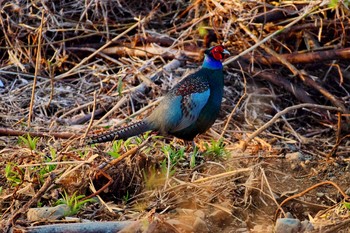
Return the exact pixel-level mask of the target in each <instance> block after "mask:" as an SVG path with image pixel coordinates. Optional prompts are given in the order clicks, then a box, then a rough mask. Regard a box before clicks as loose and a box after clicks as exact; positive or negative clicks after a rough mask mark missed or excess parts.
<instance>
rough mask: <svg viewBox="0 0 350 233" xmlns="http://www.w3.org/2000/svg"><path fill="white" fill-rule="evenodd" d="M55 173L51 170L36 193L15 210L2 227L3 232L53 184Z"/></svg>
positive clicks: (7, 230)
mask: <svg viewBox="0 0 350 233" xmlns="http://www.w3.org/2000/svg"><path fill="white" fill-rule="evenodd" d="M55 177H56V174H55V173H54V172H51V173H50V174H49V176H48V177H47V178H46V180H45V182H44V184H43V185H42V186H41V188H40V189H39V190H38V191H37V192H36V194H35V195H34V196H33V197H32V198H31V199H30V200H29V201H28V202H27V203H26V204H24V206H23V207H22V208H20V209H19V210H17V211H16V212H15V213H14V214H13V215H12V217H11V218H9V219H8V220H7V223H6V226H5V227H4V229H3V230H4V232H9V230H10V228H11V226H13V225H15V223H16V220H17V219H18V218H19V217H20V216H21V215H22V214H24V213H27V211H28V209H29V207H30V206H31V205H32V204H34V203H35V202H37V201H38V200H39V199H40V198H41V197H42V195H44V193H45V192H46V191H47V189H48V188H49V187H50V186H51V185H52V184H53V182H54V180H55Z"/></svg>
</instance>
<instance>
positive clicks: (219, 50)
mask: <svg viewBox="0 0 350 233" xmlns="http://www.w3.org/2000/svg"><path fill="white" fill-rule="evenodd" d="M223 52H224V48H223V47H222V46H217V47H215V48H213V50H212V51H211V54H212V55H213V58H214V59H215V60H217V61H221V60H222V59H223Z"/></svg>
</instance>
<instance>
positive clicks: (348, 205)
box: [343, 201, 350, 210]
mask: <svg viewBox="0 0 350 233" xmlns="http://www.w3.org/2000/svg"><path fill="white" fill-rule="evenodd" d="M343 206H344V207H345V208H347V209H348V210H350V202H346V201H344V202H343Z"/></svg>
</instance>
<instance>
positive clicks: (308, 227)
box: [300, 220, 314, 232]
mask: <svg viewBox="0 0 350 233" xmlns="http://www.w3.org/2000/svg"><path fill="white" fill-rule="evenodd" d="M313 230H314V226H313V225H312V223H311V222H309V221H308V220H304V221H302V222H301V228H300V232H311V231H313Z"/></svg>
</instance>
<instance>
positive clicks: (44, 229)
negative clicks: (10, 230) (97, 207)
mask: <svg viewBox="0 0 350 233" xmlns="http://www.w3.org/2000/svg"><path fill="white" fill-rule="evenodd" d="M134 223H136V222H135V221H115V222H84V223H60V224H52V225H43V226H35V227H27V228H25V232H26V233H50V232H67V233H79V232H85V233H94V232H119V231H120V230H122V229H123V228H125V227H127V226H130V225H131V224H134Z"/></svg>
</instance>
